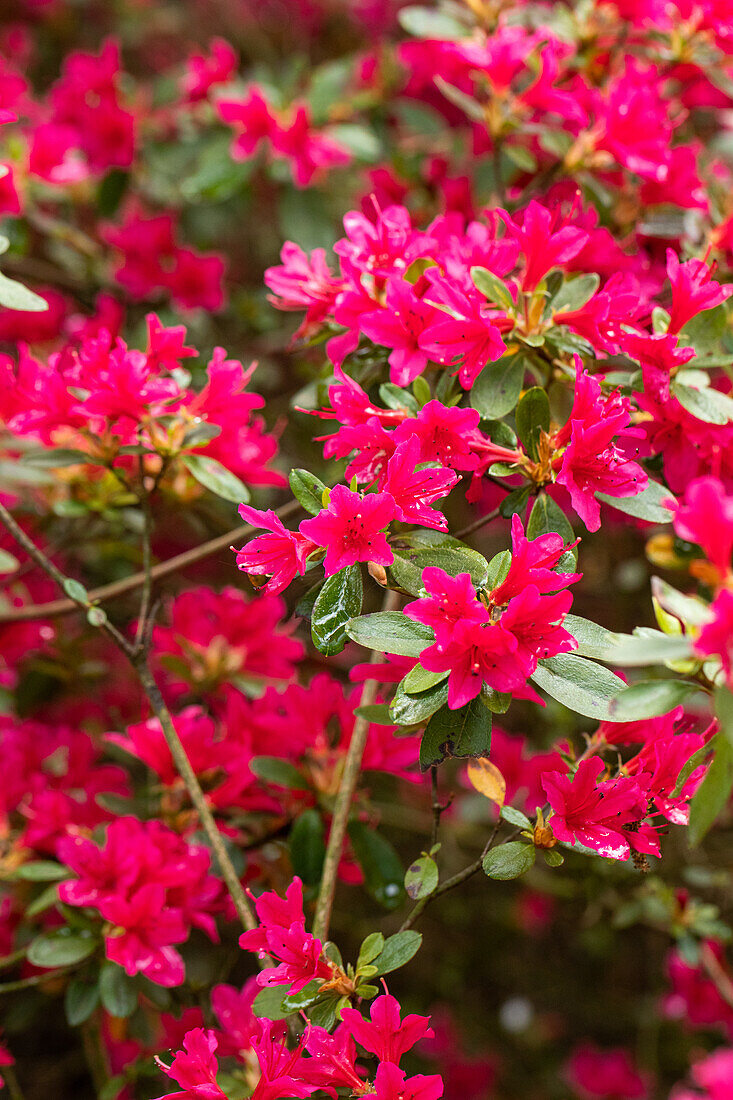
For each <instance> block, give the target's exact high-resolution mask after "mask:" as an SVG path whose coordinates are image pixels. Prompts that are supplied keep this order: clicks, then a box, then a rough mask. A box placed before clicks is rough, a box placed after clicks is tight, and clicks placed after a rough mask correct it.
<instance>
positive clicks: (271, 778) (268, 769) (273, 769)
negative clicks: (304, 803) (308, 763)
mask: <svg viewBox="0 0 733 1100" xmlns="http://www.w3.org/2000/svg"><path fill="white" fill-rule="evenodd" d="M249 767H250V771H252V772H254V774H255V775H256V776H257V778H258V779H264V781H265V782H266V783H271V784H272V785H273V786H275V787H285V788H286V789H288V790H291V791H307V790H308V784H307V782H306V781H305V779H304V777H303V774H302V772H300V771H299V770H298V768H296V766H295V764H291V763H290V761H289V760H283V759H282V757H280V756H254V757H252V759H251V760H250V762H249Z"/></svg>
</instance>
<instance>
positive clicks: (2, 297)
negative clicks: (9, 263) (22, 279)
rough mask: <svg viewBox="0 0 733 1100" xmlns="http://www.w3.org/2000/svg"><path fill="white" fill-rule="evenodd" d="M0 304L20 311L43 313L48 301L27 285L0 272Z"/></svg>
mask: <svg viewBox="0 0 733 1100" xmlns="http://www.w3.org/2000/svg"><path fill="white" fill-rule="evenodd" d="M0 306H3V307H4V308H5V309H15V310H18V312H20V313H43V312H44V311H45V310H47V309H48V302H47V301H46V299H45V298H42V297H41V296H40V294H34V293H33V291H32V290H29V289H28V287H27V286H23V284H22V283H18V282H16V281H15V279H9V278H8V277H7V275H3V274H2V272H0Z"/></svg>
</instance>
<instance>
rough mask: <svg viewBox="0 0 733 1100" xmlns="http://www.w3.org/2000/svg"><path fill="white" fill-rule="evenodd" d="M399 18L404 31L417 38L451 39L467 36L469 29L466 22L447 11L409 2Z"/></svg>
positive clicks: (400, 12)
mask: <svg viewBox="0 0 733 1100" xmlns="http://www.w3.org/2000/svg"><path fill="white" fill-rule="evenodd" d="M397 20H398V22H399V24H400V26H401V27H402V29H403V31H407V33H408V34H413V35H414V36H415V37H416V38H434V39H437V40H444V39H447V40H451V39H458V38H465V37H466V34H467V33H468V29H467V27H466V25H465V23H462V22H460V21H459V20H458V19H456V18H454V16H452V15H451V14H449V13H448V12H447V11H437V10H436V9H435V8H423V7H422V6H421V5H420V4H409V5H408V6H407V7H406V8H402V9H401V10H400V11H399V12H398V14H397Z"/></svg>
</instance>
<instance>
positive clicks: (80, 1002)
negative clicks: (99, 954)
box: [64, 978, 99, 1027]
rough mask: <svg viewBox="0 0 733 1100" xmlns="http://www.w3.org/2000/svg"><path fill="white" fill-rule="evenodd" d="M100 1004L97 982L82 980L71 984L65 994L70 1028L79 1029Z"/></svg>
mask: <svg viewBox="0 0 733 1100" xmlns="http://www.w3.org/2000/svg"><path fill="white" fill-rule="evenodd" d="M98 1004H99V986H98V985H97V983H96V982H87V981H84V980H83V979H81V978H74V979H73V981H71V982H69V984H68V985H67V987H66V993H65V994H64V1012H65V1013H66V1019H67V1021H68V1024H69V1026H70V1027H79V1025H80V1024H83V1023H84V1021H85V1020H88V1019H89V1017H90V1016H91V1014H92V1013H93V1012H94V1009H95V1008H96V1007H97V1005H98Z"/></svg>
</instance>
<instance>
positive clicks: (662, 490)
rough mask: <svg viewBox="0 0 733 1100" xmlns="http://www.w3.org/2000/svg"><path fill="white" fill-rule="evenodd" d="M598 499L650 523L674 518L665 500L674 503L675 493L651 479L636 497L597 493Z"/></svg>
mask: <svg viewBox="0 0 733 1100" xmlns="http://www.w3.org/2000/svg"><path fill="white" fill-rule="evenodd" d="M596 500H600V501H602V502H603V503H604V504H610V505H611V507H612V508H615V509H616V510H617V511H619V512H624V513H625V515H627V516H636V518H637V519H645V520H648V521H649V522H650V523H669V522H670V521H671V519H672V512H671V511H670V509H669V508H667V507H666V505H665V503H664V502H665V501H669V502H670V503H672V504H674V496H673V494H672V493H671V492H670V491H669V489H668V488H667V487H666V486H665V485H660V484H659V482H658V481H652V480H651V479H650V480H649V481H648V482H647V484H646V487H645V488H644V489H642V491H641V492H640V493H637V495H636V496H635V497H613V496H610V495H609V494H608V493H596Z"/></svg>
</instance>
